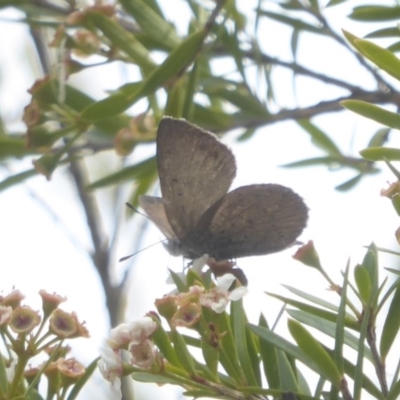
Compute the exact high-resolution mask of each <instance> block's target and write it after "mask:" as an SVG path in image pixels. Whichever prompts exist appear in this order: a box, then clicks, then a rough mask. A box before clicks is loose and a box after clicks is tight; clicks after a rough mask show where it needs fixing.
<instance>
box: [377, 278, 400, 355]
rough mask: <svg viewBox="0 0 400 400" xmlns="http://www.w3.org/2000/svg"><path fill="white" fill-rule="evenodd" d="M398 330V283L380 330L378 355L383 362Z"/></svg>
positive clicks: (399, 321) (399, 293)
mask: <svg viewBox="0 0 400 400" xmlns="http://www.w3.org/2000/svg"><path fill="white" fill-rule="evenodd" d="M399 329H400V281H399V282H398V284H397V288H396V291H395V293H394V296H393V299H392V301H391V303H390V306H389V311H388V313H387V315H386V320H385V323H384V325H383V329H382V336H381V342H380V355H381V357H382V359H383V361H385V359H386V356H387V355H388V354H389V351H390V349H391V347H392V345H393V342H394V340H395V338H396V336H397V334H398V332H399Z"/></svg>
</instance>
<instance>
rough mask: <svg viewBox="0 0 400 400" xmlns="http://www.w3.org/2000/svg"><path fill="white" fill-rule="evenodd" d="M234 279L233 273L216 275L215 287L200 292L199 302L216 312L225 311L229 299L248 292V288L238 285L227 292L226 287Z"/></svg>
mask: <svg viewBox="0 0 400 400" xmlns="http://www.w3.org/2000/svg"><path fill="white" fill-rule="evenodd" d="M235 279H236V277H235V276H234V275H233V274H225V275H223V276H221V277H218V278H217V287H215V288H214V289H211V290H209V291H208V292H207V293H204V294H202V295H201V296H200V303H201V304H202V305H203V306H205V307H208V308H211V309H212V310H213V311H215V312H216V313H222V312H223V311H225V309H226V306H227V305H228V303H229V301H237V300H240V299H241V298H242V297H243V296H245V295H246V294H247V293H248V289H247V287H245V286H240V287H238V288H236V289H234V290H232V292H229V290H228V289H229V288H230V287H231V285H232V283H233V282H234V281H235Z"/></svg>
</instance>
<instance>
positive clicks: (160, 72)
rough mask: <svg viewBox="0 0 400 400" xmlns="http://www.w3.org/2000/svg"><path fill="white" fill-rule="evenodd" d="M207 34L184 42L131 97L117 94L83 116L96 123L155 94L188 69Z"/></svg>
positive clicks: (90, 108) (199, 32) (198, 35)
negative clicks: (171, 79) (183, 70)
mask: <svg viewBox="0 0 400 400" xmlns="http://www.w3.org/2000/svg"><path fill="white" fill-rule="evenodd" d="M206 34H207V32H206V31H205V30H200V31H197V32H195V33H193V34H191V35H190V36H189V37H188V38H187V39H186V40H184V41H183V42H182V43H181V44H180V45H179V46H178V47H177V48H176V49H175V50H173V51H172V52H171V54H170V55H169V56H168V57H167V58H166V59H165V60H164V62H163V63H162V64H161V65H160V66H159V67H157V68H155V69H153V70H152V72H151V73H150V75H149V76H148V77H147V78H146V79H145V80H144V81H143V82H142V84H141V85H140V86H139V87H138V89H137V91H135V92H134V93H131V94H129V95H124V94H121V93H117V94H115V95H111V96H109V97H108V98H106V99H104V100H101V101H99V102H97V103H94V104H92V105H90V106H88V107H87V108H86V109H85V110H84V111H83V112H82V114H81V116H82V118H83V119H85V120H88V121H96V120H99V119H102V118H106V117H111V116H113V115H117V114H119V113H121V112H123V111H125V110H126V109H127V108H128V107H130V106H131V105H133V104H134V103H135V102H136V101H137V100H139V99H141V98H142V97H144V96H148V95H149V94H151V93H153V92H155V91H156V90H157V89H158V88H160V87H161V86H162V85H163V84H165V83H166V82H167V81H168V80H169V79H170V78H172V77H173V76H174V75H176V74H177V73H179V72H181V71H182V69H184V68H186V67H187V66H188V65H189V64H190V63H191V62H192V61H193V60H194V58H195V57H196V55H197V53H198V51H199V49H200V47H201V45H202V44H203V41H204V39H205V37H206Z"/></svg>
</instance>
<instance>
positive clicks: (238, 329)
mask: <svg viewBox="0 0 400 400" xmlns="http://www.w3.org/2000/svg"><path fill="white" fill-rule="evenodd" d="M231 319H232V321H233V335H234V339H235V347H236V349H237V352H238V357H239V362H240V365H241V367H242V370H243V374H244V375H245V377H246V380H247V385H250V386H258V385H259V384H260V383H259V382H257V380H256V377H255V374H254V371H253V367H252V363H251V361H250V357H249V350H248V348H247V340H246V322H247V321H246V315H245V312H244V309H243V303H242V300H238V301H232V302H231Z"/></svg>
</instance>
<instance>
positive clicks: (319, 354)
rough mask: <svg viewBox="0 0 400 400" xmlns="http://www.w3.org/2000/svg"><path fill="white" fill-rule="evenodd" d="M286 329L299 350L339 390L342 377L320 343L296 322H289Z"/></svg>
mask: <svg viewBox="0 0 400 400" xmlns="http://www.w3.org/2000/svg"><path fill="white" fill-rule="evenodd" d="M288 328H289V331H290V333H291V335H292V337H293V338H294V340H295V341H296V343H297V344H298V345H299V347H300V349H301V350H302V351H304V353H305V354H306V355H307V356H308V357H310V358H311V359H312V360H313V361H314V362H315V363H316V364H317V365H318V367H319V368H320V370H321V371H322V372H323V374H324V375H325V376H326V377H327V378H328V379H329V381H330V382H332V383H333V384H334V385H335V386H336V387H337V388H340V382H341V379H342V375H341V373H340V371H339V369H338V367H337V366H336V365H335V363H334V362H333V360H332V359H331V357H330V356H329V354H328V353H327V352H326V351H325V349H324V348H323V347H322V345H321V343H319V342H318V341H317V340H315V339H314V337H313V336H312V335H311V334H310V333H309V332H308V331H307V329H305V328H304V327H303V326H302V325H301V324H300V323H299V322H297V321H294V320H289V321H288Z"/></svg>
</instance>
